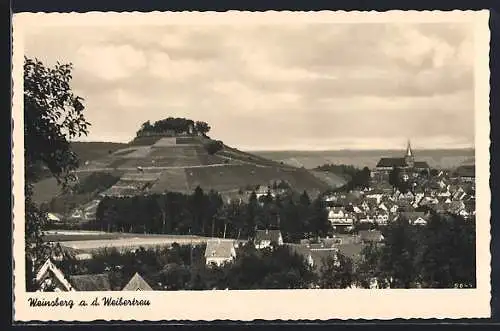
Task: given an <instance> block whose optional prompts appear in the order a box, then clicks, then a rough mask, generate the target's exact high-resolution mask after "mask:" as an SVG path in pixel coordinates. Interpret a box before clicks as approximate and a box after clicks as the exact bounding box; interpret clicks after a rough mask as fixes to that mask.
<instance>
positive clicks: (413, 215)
mask: <svg viewBox="0 0 500 331" xmlns="http://www.w3.org/2000/svg"><path fill="white" fill-rule="evenodd" d="M400 218H404V219H406V220H408V223H410V224H412V225H426V224H427V219H428V214H427V213H425V212H420V211H413V212H402V213H400V214H399V215H398V216H397V217H396V219H400Z"/></svg>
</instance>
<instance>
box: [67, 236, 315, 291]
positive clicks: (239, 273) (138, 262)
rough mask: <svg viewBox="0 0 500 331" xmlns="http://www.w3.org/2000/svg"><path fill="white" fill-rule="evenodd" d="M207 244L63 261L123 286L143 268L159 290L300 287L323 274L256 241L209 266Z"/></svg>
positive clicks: (103, 253) (285, 252) (295, 256)
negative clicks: (229, 259) (227, 260)
mask: <svg viewBox="0 0 500 331" xmlns="http://www.w3.org/2000/svg"><path fill="white" fill-rule="evenodd" d="M205 247H206V245H197V246H193V247H190V246H179V245H177V244H174V245H173V246H172V247H170V248H157V249H139V250H136V251H129V252H125V253H120V252H118V251H117V250H115V249H110V250H103V251H101V252H99V253H98V254H95V256H94V258H93V259H91V260H86V261H78V260H76V259H74V258H71V257H66V258H65V259H64V260H63V261H61V262H58V264H59V267H60V268H61V269H62V271H63V272H64V273H65V274H67V275H76V274H100V273H108V274H109V275H110V282H111V286H112V288H113V289H114V290H120V289H121V288H123V286H124V285H125V284H126V283H127V282H128V280H129V279H130V278H131V277H132V275H134V273H135V272H139V273H140V274H141V275H142V276H143V278H144V279H145V280H146V281H147V282H148V283H149V284H150V285H151V286H152V287H153V289H155V290H212V289H226V288H228V289H233V290H248V289H300V288H309V287H310V286H311V284H313V283H318V282H319V281H320V280H319V278H318V276H317V274H315V273H314V272H313V269H312V267H311V266H309V265H308V264H307V262H306V261H305V259H304V258H303V257H302V256H301V255H298V254H296V253H293V252H292V251H291V250H289V249H288V248H287V247H277V248H275V249H273V250H271V249H263V250H257V249H255V247H254V246H253V245H252V244H247V245H245V246H242V247H241V248H237V257H236V259H235V260H234V261H233V263H229V264H225V265H223V266H220V267H217V266H215V265H213V266H207V265H206V264H205V260H204V251H205Z"/></svg>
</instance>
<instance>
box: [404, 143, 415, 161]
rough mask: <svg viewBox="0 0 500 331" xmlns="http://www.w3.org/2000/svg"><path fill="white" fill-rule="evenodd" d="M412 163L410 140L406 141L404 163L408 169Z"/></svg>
mask: <svg viewBox="0 0 500 331" xmlns="http://www.w3.org/2000/svg"><path fill="white" fill-rule="evenodd" d="M414 161H415V160H414V156H413V151H412V150H411V143H410V139H408V145H407V146H406V154H405V162H406V164H407V165H408V166H409V167H410V168H412V167H413V165H414V163H415V162H414Z"/></svg>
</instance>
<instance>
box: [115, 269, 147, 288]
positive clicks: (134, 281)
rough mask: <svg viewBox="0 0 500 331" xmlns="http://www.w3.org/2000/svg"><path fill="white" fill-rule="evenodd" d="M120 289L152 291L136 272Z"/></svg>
mask: <svg viewBox="0 0 500 331" xmlns="http://www.w3.org/2000/svg"><path fill="white" fill-rule="evenodd" d="M122 291H153V289H152V288H151V286H149V284H148V283H147V282H146V281H145V280H144V278H142V277H141V275H139V274H138V273H137V272H136V273H135V274H134V276H133V277H132V278H131V279H130V281H129V282H128V283H127V285H125V287H124V288H123V290H122Z"/></svg>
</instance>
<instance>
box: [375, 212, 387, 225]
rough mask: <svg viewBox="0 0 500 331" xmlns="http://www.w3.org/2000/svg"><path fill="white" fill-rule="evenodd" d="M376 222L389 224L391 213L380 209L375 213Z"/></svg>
mask: <svg viewBox="0 0 500 331" xmlns="http://www.w3.org/2000/svg"><path fill="white" fill-rule="evenodd" d="M375 222H376V223H377V224H379V225H387V222H389V214H388V213H387V212H385V211H380V212H379V213H377V214H376V215H375Z"/></svg>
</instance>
